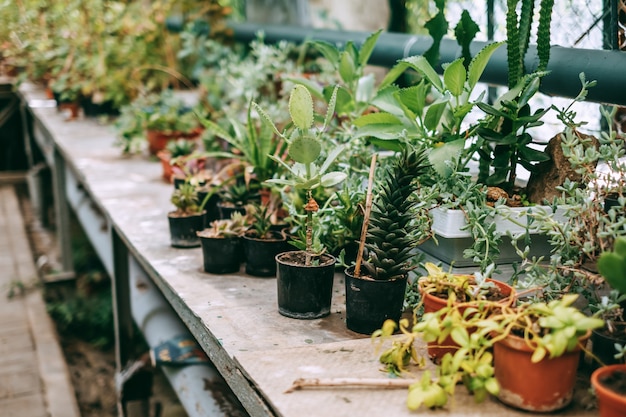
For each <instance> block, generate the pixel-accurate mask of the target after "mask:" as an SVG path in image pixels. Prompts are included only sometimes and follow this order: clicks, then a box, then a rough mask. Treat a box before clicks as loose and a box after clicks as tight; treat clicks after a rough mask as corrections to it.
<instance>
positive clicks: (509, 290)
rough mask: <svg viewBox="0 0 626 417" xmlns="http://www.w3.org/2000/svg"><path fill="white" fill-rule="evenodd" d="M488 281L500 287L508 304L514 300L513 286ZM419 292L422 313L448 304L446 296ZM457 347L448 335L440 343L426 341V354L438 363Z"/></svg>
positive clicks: (432, 311)
mask: <svg viewBox="0 0 626 417" xmlns="http://www.w3.org/2000/svg"><path fill="white" fill-rule="evenodd" d="M488 281H489V282H493V283H494V284H495V285H496V286H497V287H498V288H500V291H501V292H502V294H503V295H505V296H506V297H508V300H507V303H508V304H510V303H512V302H513V301H514V300H515V297H510V295H511V294H515V290H514V289H513V287H511V286H510V285H508V284H506V283H504V282H502V281H498V280H495V279H488ZM421 294H422V302H423V304H424V313H434V312H436V311H439V310H441V309H442V308H443V307H445V306H447V305H448V300H447V299H446V298H440V297H437V296H434V295H432V294H428V293H424V292H421ZM509 300H510V302H509ZM458 348H459V347H458V345H457V344H456V342H455V341H454V340H452V338H451V337H450V336H448V337H447V338H446V339H445V340H444V341H443V342H441V344H439V343H437V342H436V341H435V342H428V356H429V357H430V359H431V360H432V361H433V362H435V363H439V362H441V358H443V356H444V355H445V354H446V353H450V354H452V355H454V352H456V351H457V350H458Z"/></svg>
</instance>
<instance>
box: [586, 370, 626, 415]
mask: <svg viewBox="0 0 626 417" xmlns="http://www.w3.org/2000/svg"><path fill="white" fill-rule="evenodd" d="M616 371H618V372H619V371H621V372H623V373H624V374H626V365H619V364H618V365H607V366H603V367H601V368H598V369H596V370H595V371H594V372H593V374H591V385H592V386H593V389H594V390H595V391H596V397H597V398H598V409H599V410H600V417H624V416H625V415H626V394H621V395H620V394H619V393H617V392H615V391H613V390H611V389H609V388H607V386H606V385H605V384H604V382H605V381H606V380H607V379H608V378H610V377H611V375H613V374H614V373H615V372H616Z"/></svg>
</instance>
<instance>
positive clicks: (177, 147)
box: [156, 138, 198, 183]
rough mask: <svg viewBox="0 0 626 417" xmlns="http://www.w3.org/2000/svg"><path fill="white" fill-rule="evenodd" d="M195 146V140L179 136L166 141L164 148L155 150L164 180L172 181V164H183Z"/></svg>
mask: <svg viewBox="0 0 626 417" xmlns="http://www.w3.org/2000/svg"><path fill="white" fill-rule="evenodd" d="M197 147H198V143H197V142H196V141H193V140H189V139H184V138H181V139H177V140H173V141H170V142H168V143H167V145H166V146H165V149H162V150H160V151H159V152H157V154H156V156H157V158H159V161H161V168H162V171H163V174H162V177H163V180H164V181H165V182H167V183H171V182H172V177H173V175H174V171H173V170H172V166H173V165H177V166H181V165H183V164H184V163H185V157H187V156H189V155H191V154H192V153H193V152H194V151H195V150H196V148H197Z"/></svg>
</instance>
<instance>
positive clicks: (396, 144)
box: [369, 137, 404, 152]
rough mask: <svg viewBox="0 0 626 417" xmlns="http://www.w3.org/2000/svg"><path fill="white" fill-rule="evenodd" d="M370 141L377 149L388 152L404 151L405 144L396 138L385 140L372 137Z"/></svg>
mask: <svg viewBox="0 0 626 417" xmlns="http://www.w3.org/2000/svg"><path fill="white" fill-rule="evenodd" d="M369 141H370V143H371V144H372V145H374V146H376V147H377V148H380V149H384V150H388V151H393V152H400V151H401V150H402V149H404V144H403V143H402V142H401V141H400V140H399V139H396V138H389V139H383V138H375V137H372V138H370V140H369Z"/></svg>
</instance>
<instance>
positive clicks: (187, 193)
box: [170, 183, 200, 215]
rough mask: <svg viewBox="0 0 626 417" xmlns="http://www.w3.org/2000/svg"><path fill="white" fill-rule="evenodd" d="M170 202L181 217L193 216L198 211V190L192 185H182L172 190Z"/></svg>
mask: <svg viewBox="0 0 626 417" xmlns="http://www.w3.org/2000/svg"><path fill="white" fill-rule="evenodd" d="M170 201H171V203H172V204H174V206H176V209H177V212H178V213H179V214H181V215H189V214H195V213H198V212H199V211H200V207H199V200H198V190H197V189H196V187H195V186H194V185H193V184H190V183H184V184H182V185H181V186H180V187H178V188H177V189H176V190H174V192H173V193H172V197H171V198H170Z"/></svg>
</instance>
